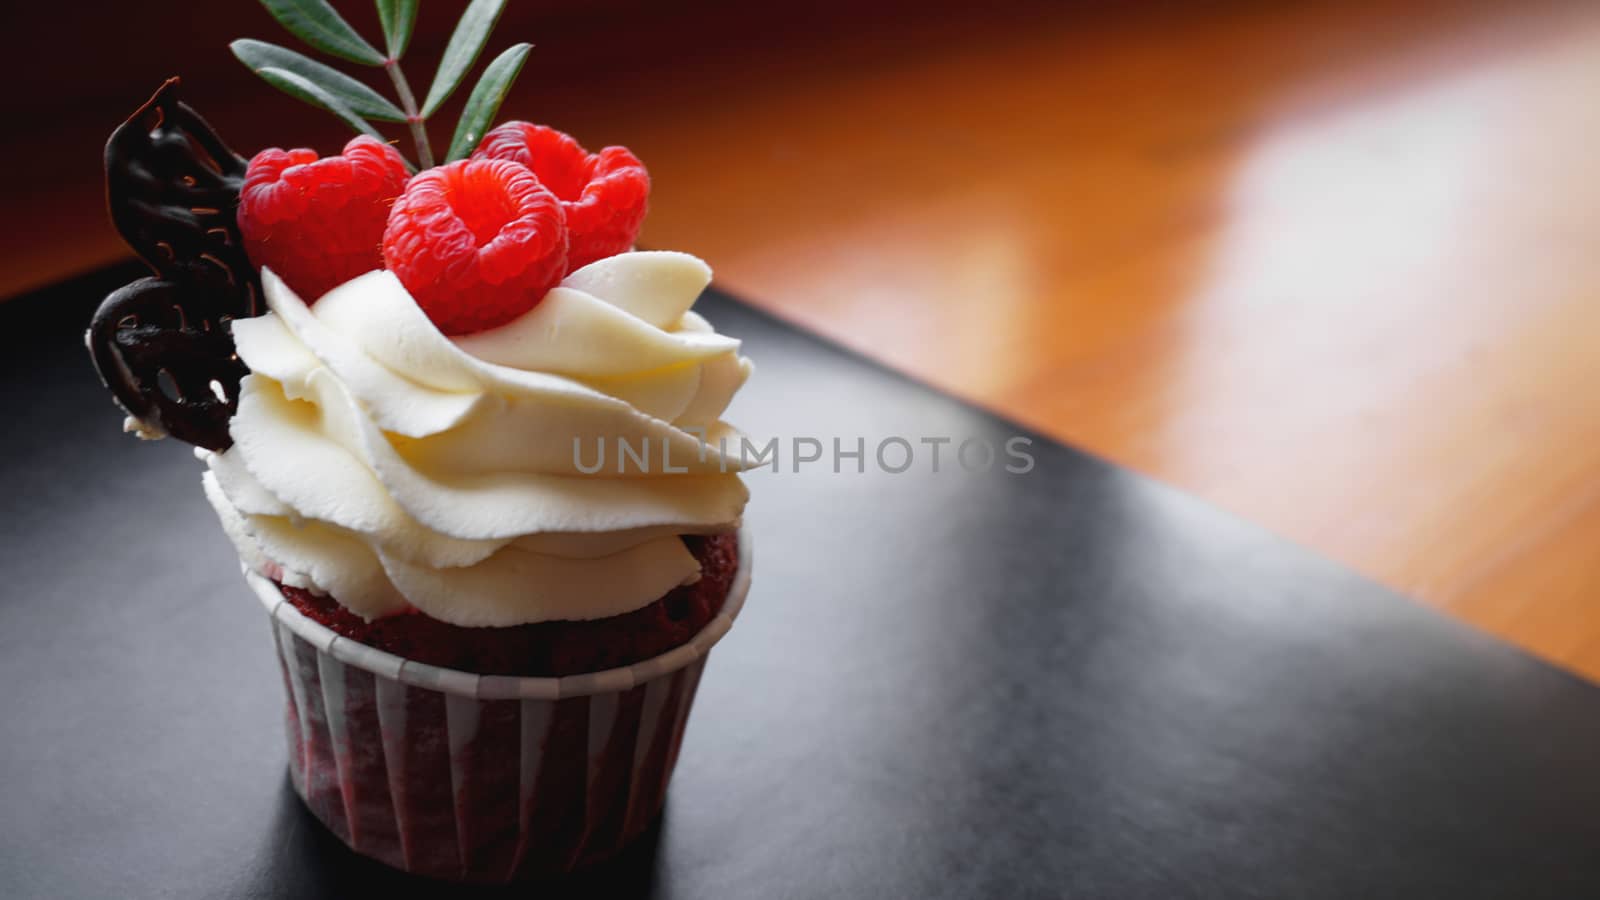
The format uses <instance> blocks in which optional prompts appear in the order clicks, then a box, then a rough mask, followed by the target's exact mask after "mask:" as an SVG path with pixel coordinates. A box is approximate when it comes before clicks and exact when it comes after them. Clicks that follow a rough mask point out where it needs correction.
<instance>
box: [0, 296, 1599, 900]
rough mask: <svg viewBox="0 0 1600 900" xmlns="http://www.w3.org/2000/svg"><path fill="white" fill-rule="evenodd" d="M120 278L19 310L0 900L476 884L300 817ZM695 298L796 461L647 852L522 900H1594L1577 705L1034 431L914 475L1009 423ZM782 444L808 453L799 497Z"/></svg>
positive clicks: (1204, 510)
mask: <svg viewBox="0 0 1600 900" xmlns="http://www.w3.org/2000/svg"><path fill="white" fill-rule="evenodd" d="M133 272H134V270H132V269H128V268H123V269H120V270H116V271H110V272H104V273H100V274H98V275H94V276H90V277H87V278H85V279H83V280H81V281H79V282H77V283H73V284H68V285H64V286H62V287H60V288H57V289H54V290H52V291H49V292H45V293H43V294H40V295H36V296H34V297H31V298H27V299H25V300H21V301H16V302H13V303H8V304H6V305H5V306H4V307H0V347H3V348H4V353H3V355H0V373H3V374H0V385H3V399H0V422H3V423H4V424H3V427H0V495H3V496H4V498H5V515H4V516H3V517H0V573H3V579H0V584H3V587H0V591H3V599H0V683H3V684H4V686H5V689H4V691H3V692H0V723H3V727H4V735H3V742H0V895H4V896H6V897H11V898H21V897H51V898H58V897H97V898H98V897H168V896H171V897H205V898H216V897H229V898H254V897H294V898H314V897H348V896H358V895H363V894H365V893H366V892H367V891H376V890H381V891H383V892H384V893H383V894H380V895H379V896H389V897H399V896H413V895H414V896H467V895H468V894H467V892H463V891H460V890H458V889H455V888H451V887H447V886H440V885H437V884H434V883H430V882H421V881H416V880H412V879H409V878H405V877H403V876H398V875H395V874H393V873H391V872H389V871H388V870H384V869H382V868H381V867H378V866H376V865H375V864H370V863H366V862H363V861H361V860H358V859H356V858H354V857H353V856H351V855H350V854H349V853H348V852H346V851H345V850H344V849H343V848H342V847H341V846H340V845H338V844H337V842H336V841H335V840H333V839H332V838H330V837H328V836H327V835H326V834H324V833H323V832H322V830H321V828H320V826H319V825H318V824H317V823H316V822H315V821H314V820H313V819H311V817H310V816H309V814H307V813H305V812H303V811H302V810H301V808H300V806H299V804H298V801H297V800H296V799H295V797H294V796H293V794H292V792H291V790H290V789H289V787H288V784H287V781H286V778H285V776H284V765H285V763H284V760H285V741H284V738H283V735H282V734H281V731H280V729H281V724H282V722H281V703H282V697H281V695H280V692H281V690H282V687H281V681H280V679H279V676H278V673H277V671H276V669H275V663H274V661H273V656H272V652H271V644H270V639H269V637H268V630H267V625H266V622H265V617H264V616H263V614H262V612H261V610H260V608H259V606H258V605H257V603H256V601H255V600H254V599H253V598H252V597H251V596H250V595H249V593H248V592H247V589H246V588H245V586H244V584H243V583H242V580H241V579H240V576H239V573H238V568H237V564H236V563H235V561H234V559H233V557H232V554H231V551H230V548H229V546H228V544H227V542H226V540H225V539H224V538H223V537H222V535H221V533H220V531H219V529H218V528H217V525H216V523H215V521H214V519H213V517H212V514H211V511H210V509H209V507H207V505H206V503H205V500H204V499H203V497H202V496H201V493H200V489H199V468H198V464H197V463H196V462H195V461H194V460H193V459H191V458H190V457H189V455H188V453H187V452H186V449H185V448H184V447H183V446H181V445H177V444H174V443H170V442H169V443H163V444H157V445H140V444H139V443H138V442H136V441H135V440H134V439H133V438H131V437H126V436H124V435H122V434H120V433H119V431H118V425H119V421H120V417H119V414H118V413H117V412H116V411H115V410H114V409H113V407H112V405H111V402H110V399H109V397H108V396H107V395H106V394H105V393H104V392H103V391H102V389H101V388H100V387H99V385H98V384H97V383H96V382H95V379H94V376H93V374H92V372H91V370H90V367H89V363H88V359H87V356H86V355H85V353H84V352H83V349H82V346H81V344H80V343H79V341H80V335H81V330H82V327H83V325H84V323H86V322H87V320H88V313H89V310H90V309H91V308H92V305H93V303H94V302H95V300H96V299H97V298H98V296H99V295H100V294H103V293H104V292H105V291H106V290H108V289H109V288H110V287H113V286H115V285H116V284H119V283H121V282H122V281H124V280H126V279H127V278H129V277H131V276H132V274H133ZM699 308H700V309H701V310H702V311H703V312H704V313H705V314H706V316H707V317H708V318H710V319H711V320H712V321H713V322H714V323H715V324H716V325H717V326H718V327H719V329H720V330H722V331H724V332H726V333H730V334H733V335H736V336H739V337H742V338H744V339H745V340H746V347H747V352H748V353H749V355H750V356H752V357H753V358H754V359H755V360H756V362H757V373H756V376H755V378H754V379H753V380H752V381H751V382H750V384H749V385H748V387H747V388H746V389H745V391H744V392H743V393H742V394H741V395H740V397H739V399H738V400H737V401H736V403H735V406H734V407H733V409H732V410H731V415H730V417H731V419H732V420H733V421H735V422H736V423H738V424H740V425H742V426H743V427H744V428H745V429H746V430H747V431H748V432H750V433H751V434H752V435H755V436H758V437H760V438H761V439H762V440H763V441H764V439H765V438H766V437H768V436H779V437H781V438H782V439H783V442H784V443H785V446H784V451H783V452H784V457H783V464H784V471H783V472H781V473H778V474H774V473H771V472H765V471H763V472H758V473H755V474H753V475H751V476H750V478H749V483H750V485H751V488H752V490H753V492H754V500H753V502H752V504H751V507H750V512H749V522H750V525H751V528H752V530H753V533H754V536H755V551H756V565H755V587H754V589H753V590H752V593H751V596H750V601H749V603H748V605H747V607H746V609H745V612H744V613H743V615H742V616H741V618H740V621H739V622H738V624H737V625H736V626H735V628H734V631H733V632H732V633H731V635H730V636H729V637H728V638H727V639H726V640H725V641H724V642H723V643H722V644H721V645H719V646H718V648H717V650H716V652H715V653H714V654H713V655H712V661H711V663H710V665H709V667H708V669H707V672H706V677H705V679H704V682H703V684H702V687H701V691H700V696H699V699H698V700H697V702H696V706H695V711H694V715H693V717H692V719H691V725H690V728H689V733H688V739H687V742H686V744H685V747H684V751H683V755H682V758H681V761H680V763H679V766H678V771H677V775H676V777H675V780H674V786H673V789H672V795H671V797H670V798H669V800H668V803H667V810H666V813H665V816H664V820H663V822H662V824H661V825H660V827H659V828H658V830H657V831H656V832H655V833H653V834H652V836H651V839H650V840H649V841H648V842H646V843H645V844H643V845H641V846H639V847H637V848H636V849H635V850H634V851H632V852H631V853H630V854H629V855H628V856H626V857H625V858H624V859H623V860H622V861H620V862H619V863H617V864H614V865H611V866H609V867H607V868H605V869H602V870H600V871H597V872H593V873H589V874H588V875H586V876H583V877H580V878H577V879H573V880H570V881H566V882H560V883H555V884H552V885H545V886H542V887H541V888H540V889H539V890H537V891H535V890H529V889H526V888H524V889H521V890H519V891H517V892H514V893H513V894H510V895H516V896H559V895H574V896H599V895H613V894H615V895H622V896H654V897H674V898H701V897H734V898H744V897H762V898H783V897H796V898H809V897H872V898H877V897H919V898H920V897H1006V898H1014V897H1015V898H1020V897H1063V896H1070V897H1117V898H1122V897H1131V898H1141V897H1152V898H1174V897H1219V898H1247V897H1272V898H1277V897H1327V898H1352V897H1407V898H1418V897H1597V896H1600V690H1597V689H1596V688H1595V687H1594V686H1592V685H1590V684H1587V683H1585V682H1582V681H1580V680H1579V679H1576V678H1573V677H1571V676H1568V675H1566V674H1563V673H1561V672H1558V671H1556V670H1554V669H1551V668H1549V667H1547V666H1545V665H1543V664H1541V663H1539V662H1536V661H1534V660H1533V659H1530V658H1529V657H1527V656H1525V655H1524V654H1522V653H1520V652H1518V651H1516V650H1514V649H1512V648H1510V647H1507V646H1505V645H1503V644H1501V643H1499V642H1497V641H1495V640H1493V639H1491V638H1489V637H1486V636H1483V635H1481V634H1478V633H1476V632H1474V631H1472V630H1469V629H1468V628H1466V627H1464V626H1461V625H1458V624H1456V623H1454V622H1451V621H1449V620H1447V619H1445V618H1443V617H1441V616H1439V615H1437V614H1435V613H1433V612H1431V611H1429V610H1426V609H1423V608H1421V607H1419V606H1417V605H1415V604H1413V603H1412V602H1410V601H1408V600H1406V599H1404V598H1401V597H1397V596H1395V595H1393V594H1391V593H1389V592H1387V591H1385V590H1384V589H1382V588H1380V587H1377V586H1375V585H1373V584H1371V583H1369V582H1367V581H1364V580H1363V579H1361V578H1360V577H1358V576H1356V575H1353V574H1351V573H1350V572H1348V571H1346V570H1344V569H1341V568H1340V567H1338V566H1336V565H1334V564H1332V563H1330V562H1326V561H1324V560H1322V559H1319V558H1317V557H1315V556H1313V555H1311V554H1309V553H1307V552H1305V551H1303V550H1301V549H1298V548H1296V547H1294V546H1291V545H1289V544H1287V543H1285V542H1284V541H1282V540H1280V539H1278V538H1275V537H1272V536H1270V535H1268V534H1265V533H1263V532H1262V531H1260V530H1259V529H1257V528H1255V527H1253V526H1251V525H1248V524H1245V523H1241V522H1239V521H1237V520H1235V519H1233V518H1231V517H1229V516H1227V515H1224V514H1222V513H1220V512H1218V511H1216V510H1214V509H1211V508H1209V507H1207V506H1205V505H1203V504H1201V503H1199V502H1197V501H1195V500H1193V499H1190V498H1188V497H1186V496H1184V495H1182V494H1181V493H1178V492H1176V491H1174V490H1171V489H1169V488H1166V487H1163V486H1160V485H1157V484H1154V483H1152V482H1150V481H1148V480H1145V479H1143V478H1140V477H1138V476H1136V475H1133V474H1130V473H1128V472H1126V471H1123V470H1120V469H1118V468H1116V467H1114V466H1111V465H1108V464H1106V463H1104V462H1102V461H1099V460H1096V459H1092V458H1090V457H1087V456H1085V455H1083V454H1081V453H1079V452H1076V451H1074V450H1071V449H1068V448H1063V447H1060V446H1057V445H1053V444H1051V443H1049V442H1047V441H1043V440H1039V439H1035V441H1034V444H1033V445H1032V447H1031V448H1030V449H1031V452H1032V454H1033V456H1034V459H1035V468H1034V469H1033V471H1032V472H1030V473H1028V474H1026V475H1006V474H1000V473H998V472H996V473H991V474H989V475H986V476H985V475H967V474H961V473H960V472H959V471H952V468H951V466H950V461H949V458H948V456H946V457H945V459H944V460H943V462H944V466H943V471H941V472H940V473H939V474H938V475H934V474H932V473H930V472H929V471H928V466H927V460H926V457H925V452H926V451H927V449H928V448H927V447H926V446H924V445H920V444H919V443H918V439H920V438H922V437H930V438H937V437H944V436H949V437H954V438H956V439H957V440H958V441H959V440H960V439H962V438H965V437H970V436H980V437H987V438H989V439H990V440H991V441H994V442H995V443H997V444H998V443H999V442H1001V441H1003V440H1004V439H1005V438H1007V437H1009V436H1011V435H1013V434H1017V433H1019V432H1017V431H1016V430H1015V429H1013V428H1012V427H1011V426H1009V425H1007V424H1005V423H1003V422H1000V421H997V420H996V419H994V418H992V417H990V416H988V415H986V414H983V413H981V412H977V411H974V410H973V409H971V408H969V407H967V406H964V405H962V404H961V403H959V402H957V401H954V400H951V399H948V398H946V397H944V396H941V395H939V394H938V393H936V392H934V391H932V390H929V389H927V388H925V387H922V386H919V385H916V384H913V383H911V382H909V381H907V380H905V379H903V378H901V377H898V376H896V375H893V374H889V373H886V372H885V371H883V370H881V369H879V368H877V367H875V366H873V365H871V364H868V363H865V362H863V361H861V360H860V359H857V358H855V357H853V356H850V355H848V354H846V353H844V352H842V351H839V350H837V349H835V348H833V347H831V346H829V345H827V344H825V343H823V342H820V341H818V340H816V339H814V338H812V337H809V336H806V335H804V334H801V333H798V332H796V331H794V330H791V329H789V328H787V327H786V326H783V325H781V324H779V323H777V322H775V321H774V320H772V319H770V318H767V317H766V316H764V315H762V314H759V313H757V312H754V311H752V310H750V309H749V308H747V307H744V306H742V305H740V304H738V303H736V302H734V301H731V300H729V299H727V298H725V297H721V296H717V295H714V294H713V295H710V296H708V297H706V298H705V299H704V300H703V301H702V304H701V306H700V307H699ZM894 435H900V436H904V437H908V438H909V439H910V440H911V442H912V443H913V444H917V445H918V446H917V449H918V450H919V451H920V452H919V457H921V458H919V460H918V465H917V466H916V467H915V468H914V469H913V470H912V471H911V472H908V473H906V474H901V475H892V474H887V473H884V472H881V471H870V470H871V469H873V468H875V465H874V463H873V462H872V461H871V460H870V459H869V460H868V467H869V474H856V473H855V472H854V471H853V470H847V471H845V472H842V473H839V474H835V473H833V472H832V471H831V465H829V464H828V461H827V459H826V457H831V441H832V439H833V438H834V437H840V438H842V439H843V440H844V442H845V445H846V447H847V448H849V447H850V446H852V445H853V444H854V439H855V438H856V437H857V436H861V437H863V438H865V439H866V441H867V444H868V447H869V454H870V448H871V447H873V446H875V445H876V443H877V441H878V440H879V439H881V438H883V437H887V436H894ZM796 436H799V437H816V438H819V439H821V440H822V441H823V442H824V445H825V447H826V448H827V452H826V454H825V461H824V462H823V463H818V464H810V465H807V466H805V467H804V468H803V470H802V472H801V473H800V474H795V473H793V472H791V471H789V465H790V460H789V455H788V450H789V449H790V445H789V444H788V442H789V441H790V439H792V438H793V437H796ZM1352 439H1362V440H1381V439H1382V436H1381V435H1365V436H1355V437H1353V438H1352ZM945 452H946V453H948V452H949V451H948V449H946V451H945ZM898 456H899V454H898V453H895V454H894V455H893V457H892V458H891V461H892V462H893V461H897V459H898ZM849 465H851V466H853V465H854V463H853V462H851V463H849ZM1375 514H1376V513H1375Z"/></svg>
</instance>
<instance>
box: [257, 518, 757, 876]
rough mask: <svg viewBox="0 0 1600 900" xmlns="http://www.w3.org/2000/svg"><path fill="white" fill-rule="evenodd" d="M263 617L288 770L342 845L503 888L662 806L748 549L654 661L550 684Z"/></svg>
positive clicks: (636, 824) (612, 836)
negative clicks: (701, 613) (716, 595)
mask: <svg viewBox="0 0 1600 900" xmlns="http://www.w3.org/2000/svg"><path fill="white" fill-rule="evenodd" d="M246 580H247V581H248V582H249V584H250V586H251V588H252V589H254V591H255V592H256V595H257V596H258V597H259V598H260V600H261V602H262V605H264V606H265V607H266V608H267V611H268V613H269V614H270V616H271V619H272V631H273V638H274V641H275V642H276V645H277V650H278V660H279V662H280V664H281V668H282V671H283V680H284V693H285V696H286V698H287V701H288V702H287V704H286V711H285V726H286V730H287V732H288V738H289V774H290V780H291V782H292V783H293V785H294V788H295V791H296V792H297V793H299V795H300V797H301V798H302V799H303V800H304V801H305V804H306V806H307V808H309V809H310V810H311V812H312V813H313V814H314V815H315V816H316V817H317V818H318V819H319V820H321V821H322V823H323V824H324V825H326V826H327V827H328V830H330V831H332V832H333V833H334V834H335V835H337V836H338V838H339V839H340V840H341V841H343V842H344V843H345V844H346V845H348V846H349V847H350V848H351V849H352V850H354V851H356V852H357V853H360V854H363V855H365V856H369V857H372V858H373V859H376V860H379V861H380V862H383V863H385V864H387V865H390V866H393V867H394V868H397V869H401V870H404V871H407V872H413V873H416V874H419V875H427V876H431V877H435V878H446V879H451V880H457V881H473V882H491V883H493V882H507V881H516V880H520V879H523V878H529V877H536V876H539V875H547V874H552V873H557V872H564V871H570V870H572V869H575V868H578V867H581V866H583V865H586V864H588V863H592V862H596V861H598V860H602V859H605V858H607V857H609V856H612V855H614V854H616V853H617V852H618V851H620V850H621V849H622V848H623V847H624V846H625V845H626V844H627V843H628V842H629V841H630V840H632V839H633V838H635V837H637V836H638V835H639V834H640V833H641V832H643V831H644V830H645V829H646V828H647V827H648V826H649V825H650V823H651V822H652V821H653V820H654V819H655V817H656V815H657V814H658V813H659V812H660V811H661V806H662V802H663V801H664V800H665V798H666V790H667V783H668V782H669V781H670V780H671V777H672V770H673V766H674V764H675V763H676V762H677V758H678V748H679V747H680V746H681V744H682V742H683V734H684V728H685V726H686V725H687V723H688V719H689V710H690V707H691V706H692V705H693V702H694V694H695V688H696V687H697V686H698V685H699V683H700V675H701V672H702V670H703V669H704V668H705V663H706V657H707V654H708V653H709V652H710V650H711V647H712V645H713V644H715V643H716V642H717V641H718V640H719V639H720V638H721V637H722V635H724V634H726V633H727V631H728V628H729V627H730V626H731V625H732V624H733V619H734V618H735V617H736V616H737V615H738V614H739V609H740V607H741V606H743V604H744V599H745V595H746V594H747V593H748V591H749V588H750V543H749V536H748V535H747V534H746V533H744V531H743V530H741V531H740V534H739V570H738V572H737V574H736V575H735V577H734V581H733V584H732V586H731V587H730V588H729V590H728V597H727V599H726V601H725V602H724V603H723V606H722V610H721V612H719V613H718V615H717V616H716V617H715V618H714V619H712V620H711V621H710V622H709V623H707V624H706V626H705V627H704V628H702V629H701V630H700V631H699V632H698V633H697V634H695V636H694V637H692V638H691V639H690V640H689V641H688V642H687V643H685V644H683V645H682V646H679V647H676V648H674V649H672V650H669V651H668V652H666V653H663V654H661V655H659V656H656V657H653V658H651V659H647V660H644V661H643V662H639V663H636V664H634V665H631V666H626V667H623V668H617V669H608V670H606V671H602V672H593V673H587V674H582V675H569V676H565V677H561V678H527V677H512V676H497V675H476V674H473V673H469V672H461V671H456V670H453V669H444V668H440V667H438V666H433V665H428V664H426V663H419V662H416V661H414V660H407V659H404V658H402V657H399V656H396V655H394V654H392V653H387V652H384V651H382V650H378V649H376V648H373V647H370V646H367V645H366V644H362V643H359V642H356V641H353V640H350V639H349V638H345V637H342V636H340V635H338V634H336V633H334V632H333V631H331V630H329V629H328V628H327V627H326V626H324V625H322V624H320V623H318V622H315V621H313V620H311V619H309V618H307V617H305V616H304V615H302V614H301V613H300V611H299V610H297V609H295V608H294V605H293V604H291V603H289V602H288V601H287V600H285V599H284V597H283V595H282V594H281V593H280V592H279V590H278V588H277V586H276V585H274V584H273V583H272V582H271V581H268V580H267V579H265V578H263V577H261V576H260V575H257V574H256V573H254V572H248V571H247V572H246Z"/></svg>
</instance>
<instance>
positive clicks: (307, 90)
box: [256, 66, 384, 141]
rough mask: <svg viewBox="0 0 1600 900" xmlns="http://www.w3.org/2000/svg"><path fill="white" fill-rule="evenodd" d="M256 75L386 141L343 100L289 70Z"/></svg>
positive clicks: (260, 71)
mask: <svg viewBox="0 0 1600 900" xmlns="http://www.w3.org/2000/svg"><path fill="white" fill-rule="evenodd" d="M256 74H257V75H260V76H261V77H262V78H265V79H266V80H267V83H268V84H270V85H272V86H273V87H275V88H277V89H278V90H280V91H283V92H284V93H286V94H291V95H293V96H296V97H299V98H300V99H302V100H305V101H308V102H310V103H314V104H316V105H317V106H320V107H322V108H323V109H326V110H327V111H328V112H331V113H333V114H334V115H336V116H338V117H339V118H341V119H343V120H344V122H345V124H346V125H349V126H350V127H351V128H354V129H355V130H357V131H359V132H361V133H362V134H368V135H371V136H373V137H375V138H377V139H378V140H380V141H381V140H383V139H384V137H383V135H381V134H379V133H378V131H377V129H375V128H373V127H372V126H371V125H370V124H368V123H367V120H366V119H363V118H361V117H360V116H358V115H356V114H355V111H354V110H352V109H351V108H350V107H348V106H346V105H345V103H344V101H343V100H340V99H339V98H338V97H335V96H333V95H332V94H330V93H328V92H327V91H325V90H323V89H322V88H320V87H317V86H316V85H315V84H313V83H311V82H310V81H307V80H306V79H305V78H302V77H301V76H299V75H296V74H295V73H293V72H291V71H289V70H288V69H277V68H273V67H271V66H268V67H267V68H265V69H257V70H256Z"/></svg>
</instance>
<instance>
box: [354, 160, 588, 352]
mask: <svg viewBox="0 0 1600 900" xmlns="http://www.w3.org/2000/svg"><path fill="white" fill-rule="evenodd" d="M383 259H384V261H385V262H386V263H388V266H389V269H390V271H392V272H394V274H395V276H396V277H398V278H399V279H400V283H401V284H403V285H405V286H406V290H408V291H410V292H411V296H412V297H414V298H416V301H417V305H418V306H421V307H422V311H423V312H425V313H427V314H428V318H430V319H432V320H433V323H434V324H435V325H437V326H439V330H440V331H443V332H444V333H445V334H467V333H470V332H473V331H481V330H483V329H485V328H493V327H495V326H497V325H504V324H505V323H507V322H509V321H511V320H512V319H514V318H516V317H517V316H520V315H522V314H523V313H524V312H527V311H528V310H530V309H532V308H533V307H534V306H536V305H537V304H538V303H539V301H540V300H543V299H544V295H545V292H546V291H548V290H550V289H551V288H553V287H555V286H556V285H557V284H558V283H560V281H561V277H562V276H563V275H564V274H566V271H567V225H566V216H565V215H564V214H563V213H562V211H561V201H559V200H557V199H556V195H555V194H552V193H550V190H549V189H548V188H546V187H545V186H544V185H543V184H540V183H539V179H538V178H536V177H535V176H534V174H533V173H532V172H530V171H528V170H527V169H526V168H525V167H523V166H521V165H519V164H517V163H514V162H508V161H506V160H467V159H463V160H458V161H456V162H453V163H450V164H449V165H447V166H440V167H438V168H436V169H429V170H427V171H426V172H423V173H422V174H420V175H418V176H417V177H415V178H413V179H411V183H410V184H408V185H406V189H405V192H404V193H402V194H401V195H400V199H398V200H396V201H395V203H394V209H393V210H392V211H390V213H389V225H388V227H387V228H386V229H384V232H383Z"/></svg>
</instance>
